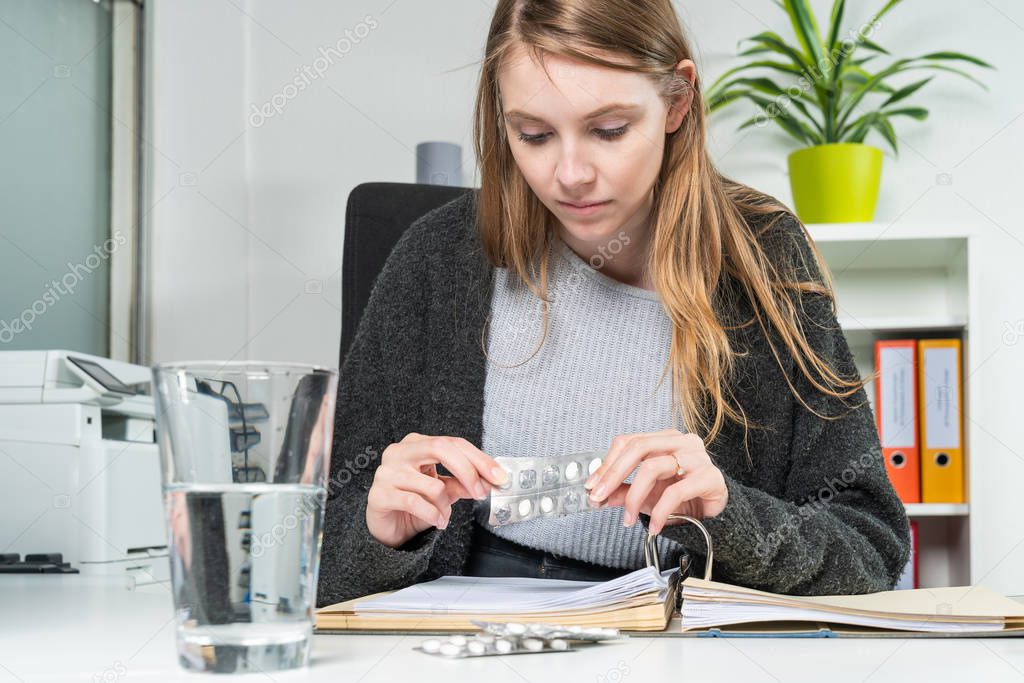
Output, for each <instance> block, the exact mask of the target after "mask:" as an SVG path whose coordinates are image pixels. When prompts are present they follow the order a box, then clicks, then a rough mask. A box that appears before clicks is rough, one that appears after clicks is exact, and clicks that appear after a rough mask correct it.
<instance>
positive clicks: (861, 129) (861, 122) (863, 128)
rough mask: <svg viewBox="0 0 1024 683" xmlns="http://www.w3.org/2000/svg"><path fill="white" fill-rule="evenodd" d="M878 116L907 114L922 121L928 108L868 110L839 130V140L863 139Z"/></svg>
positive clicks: (859, 140)
mask: <svg viewBox="0 0 1024 683" xmlns="http://www.w3.org/2000/svg"><path fill="white" fill-rule="evenodd" d="M879 116H886V117H888V118H892V117H894V116H909V117H910V118H912V119H916V120H918V121H923V120H925V119H926V118H928V110H927V109H924V108H922V107H905V108H902V109H887V110H883V111H878V110H876V111H872V112H868V113H867V114H864V115H863V116H861V117H860V118H858V119H856V120H855V121H853V122H852V123H850V125H848V126H846V127H845V128H844V129H843V130H842V131H840V134H839V136H838V139H839V141H844V140H848V141H849V142H861V141H863V140H864V134H866V133H867V132H868V131H869V130H870V129H871V127H872V125H874V122H875V119H876V118H878V117H879ZM858 138H859V139H858Z"/></svg>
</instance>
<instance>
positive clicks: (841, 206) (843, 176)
mask: <svg viewBox="0 0 1024 683" xmlns="http://www.w3.org/2000/svg"><path fill="white" fill-rule="evenodd" d="M881 178H882V150H880V149H878V148H877V147H872V146H870V145H863V144H860V143H853V142H838V143H831V144H827V145H815V146H813V147H805V148H804V149H799V150H797V151H795V152H793V153H792V154H790V155H789V183H790V187H791V188H792V190H793V203H794V205H795V207H796V213H797V216H799V217H800V220H801V221H803V222H804V223H859V222H868V221H871V220H873V219H874V217H875V204H876V203H877V202H878V186H879V184H880V181H881Z"/></svg>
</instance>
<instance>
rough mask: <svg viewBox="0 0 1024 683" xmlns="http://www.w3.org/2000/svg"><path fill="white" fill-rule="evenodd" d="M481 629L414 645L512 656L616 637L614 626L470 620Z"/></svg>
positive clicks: (449, 653)
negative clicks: (476, 631) (576, 642)
mask: <svg viewBox="0 0 1024 683" xmlns="http://www.w3.org/2000/svg"><path fill="white" fill-rule="evenodd" d="M473 624H474V625H475V626H478V627H479V628H480V629H481V632H480V633H477V634H476V635H471V636H464V635H452V636H449V637H447V638H428V639H427V640H424V641H423V642H422V643H420V644H419V645H418V646H416V647H414V648H413V649H414V650H419V651H420V652H424V653H426V654H430V655H437V656H440V657H448V658H451V659H461V658H463V657H486V656H488V655H515V654H530V653H537V652H570V651H572V650H573V649H574V648H573V647H572V645H571V642H572V641H580V642H584V643H589V644H592V643H597V642H600V641H602V640H609V639H612V638H618V637H620V633H619V631H618V629H614V628H602V627H596V626H595V627H583V626H560V625H557V624H542V623H517V622H509V623H504V622H490V621H473Z"/></svg>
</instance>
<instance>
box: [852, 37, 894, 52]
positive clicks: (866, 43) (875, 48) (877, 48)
mask: <svg viewBox="0 0 1024 683" xmlns="http://www.w3.org/2000/svg"><path fill="white" fill-rule="evenodd" d="M858 47H862V48H864V49H866V50H871V51H872V52H877V53H879V54H883V55H887V54H889V51H888V50H886V49H885V48H884V47H882V46H881V45H879V44H878V43H876V42H874V41H873V40H868V39H867V38H865V39H863V40H862V41H861V42H860V45H858Z"/></svg>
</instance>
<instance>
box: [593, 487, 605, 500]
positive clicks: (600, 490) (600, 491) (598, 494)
mask: <svg viewBox="0 0 1024 683" xmlns="http://www.w3.org/2000/svg"><path fill="white" fill-rule="evenodd" d="M606 493H608V485H607V484H601V485H600V486H598V487H597V488H596V489H594V490H593V491H591V492H590V500H595V501H596V500H601V499H602V498H604V496H605V494H606Z"/></svg>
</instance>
